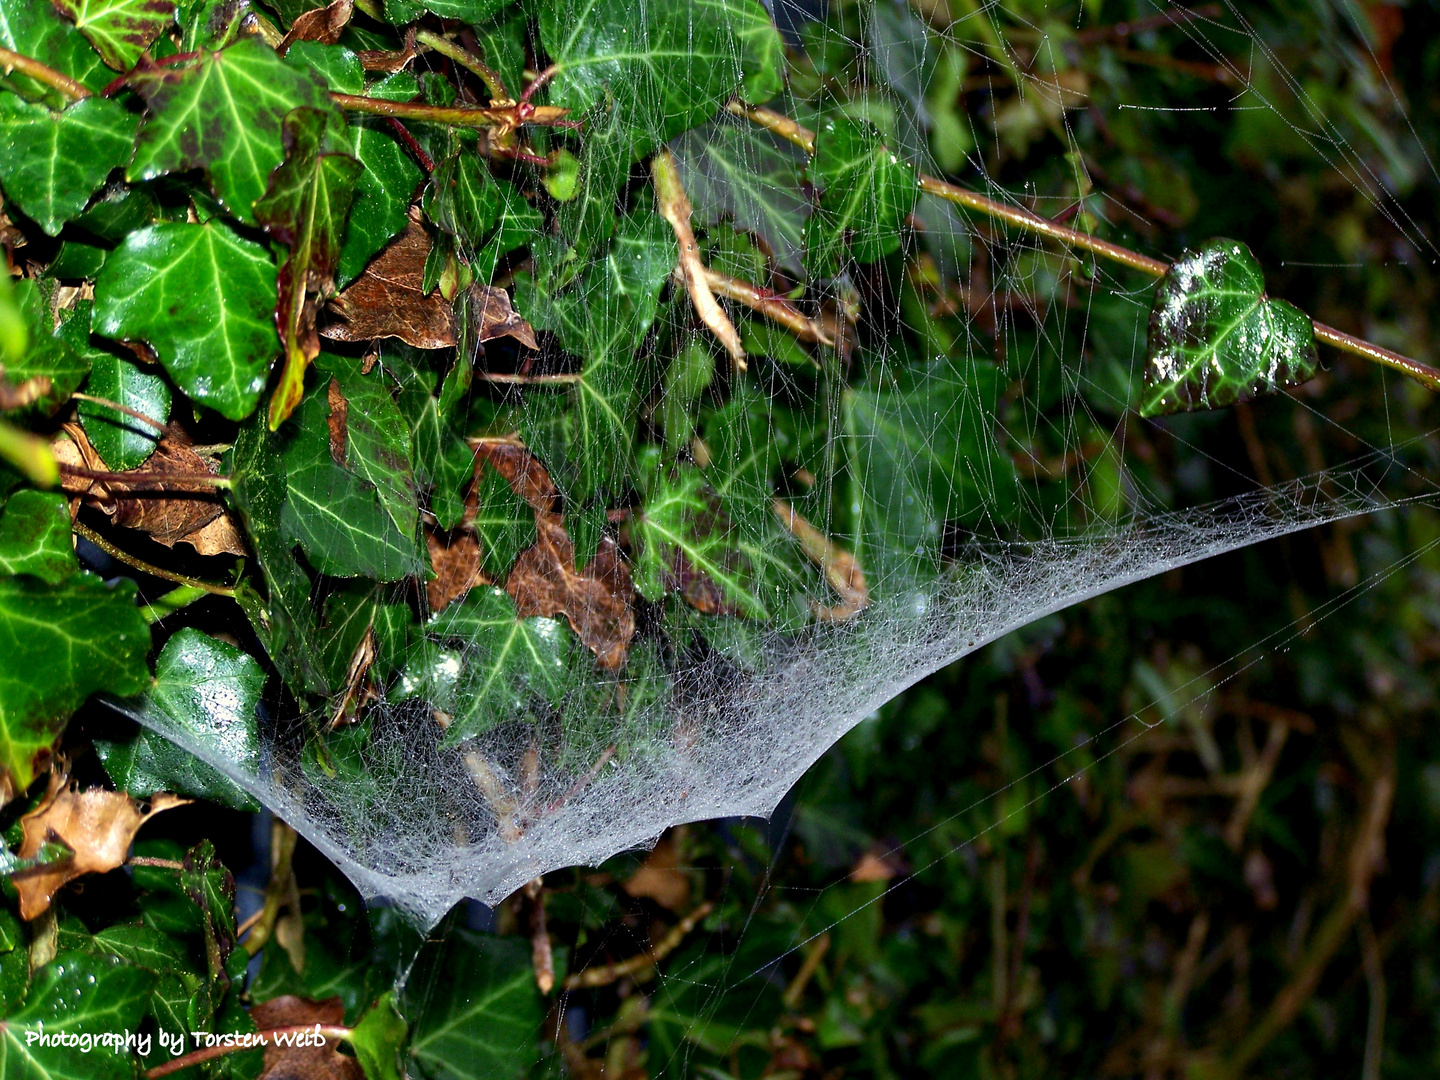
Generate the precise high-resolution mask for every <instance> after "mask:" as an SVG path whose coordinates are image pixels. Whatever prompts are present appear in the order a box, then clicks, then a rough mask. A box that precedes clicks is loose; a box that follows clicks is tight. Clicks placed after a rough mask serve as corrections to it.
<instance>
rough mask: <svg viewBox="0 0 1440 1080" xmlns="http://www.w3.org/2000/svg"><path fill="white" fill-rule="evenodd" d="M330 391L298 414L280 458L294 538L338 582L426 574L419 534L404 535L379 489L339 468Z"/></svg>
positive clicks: (287, 527) (285, 518)
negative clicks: (333, 448)
mask: <svg viewBox="0 0 1440 1080" xmlns="http://www.w3.org/2000/svg"><path fill="white" fill-rule="evenodd" d="M329 415H330V405H329V401H328V394H327V387H325V386H320V387H317V388H316V389H315V390H312V391H311V392H310V393H309V394H307V395H306V396H305V399H304V401H302V402H301V404H300V407H299V408H298V409H297V410H296V411H295V416H294V417H293V418H292V420H291V423H292V424H293V425H294V429H293V431H290V432H288V438H289V443H288V445H287V446H286V447H285V449H284V451H283V454H282V457H283V460H284V462H285V471H286V475H287V478H288V479H287V483H288V487H289V497H288V498H287V499H286V501H285V508H284V510H283V511H282V513H281V527H282V528H283V530H284V532H285V535H286V537H287V539H288V540H290V541H292V542H296V543H299V544H300V546H301V547H302V548H303V549H304V551H305V555H306V557H307V558H308V559H309V560H310V562H311V564H312V565H313V566H314V567H315V569H317V570H319V571H320V572H321V573H325V574H330V575H331V576H333V577H368V578H371V579H372V580H375V581H397V580H399V579H400V578H402V577H407V576H409V575H410V574H417V573H420V572H421V571H422V570H423V569H424V560H423V556H422V554H421V551H420V549H419V547H418V546H417V540H416V537H415V534H414V533H407V532H402V531H401V530H400V529H399V528H398V527H397V526H396V524H395V522H394V520H393V519H392V518H391V516H390V515H389V514H388V513H386V511H385V509H384V508H383V507H382V505H381V501H380V497H379V493H378V492H377V490H376V488H375V485H374V484H372V483H370V482H369V481H368V480H366V479H364V477H363V476H361V475H360V474H359V473H358V472H356V471H353V470H351V469H350V468H348V467H346V466H345V465H341V464H337V463H336V461H335V460H334V458H333V457H332V455H331V450H330V428H329V423H328V421H329Z"/></svg>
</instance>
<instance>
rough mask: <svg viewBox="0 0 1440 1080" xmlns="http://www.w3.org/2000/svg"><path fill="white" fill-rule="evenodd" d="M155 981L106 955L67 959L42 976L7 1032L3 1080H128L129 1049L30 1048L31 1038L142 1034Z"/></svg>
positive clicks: (0, 1040) (1, 1036) (1, 1029)
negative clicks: (28, 1041)
mask: <svg viewBox="0 0 1440 1080" xmlns="http://www.w3.org/2000/svg"><path fill="white" fill-rule="evenodd" d="M154 985H155V976H154V975H153V974H151V973H150V972H148V971H146V970H144V969H143V968H138V967H135V966H133V965H131V964H127V963H125V962H124V961H123V960H121V959H120V958H119V957H117V956H113V955H108V954H104V953H88V952H63V953H61V954H60V955H59V956H57V957H55V959H54V960H52V961H51V962H50V963H48V964H46V965H45V966H44V967H42V968H41V969H40V970H39V971H37V972H36V973H35V982H34V984H33V985H32V986H31V987H30V993H29V995H28V996H27V997H26V999H25V1004H24V1005H22V1006H21V1007H20V1008H19V1009H18V1010H17V1011H16V1012H14V1013H12V1014H11V1015H10V1016H9V1017H8V1018H7V1019H6V1020H5V1023H3V1024H0V1075H3V1076H5V1077H6V1078H7V1080H10V1078H12V1077H13V1078H14V1080H128V1078H130V1077H132V1076H134V1074H135V1065H134V1061H135V1058H134V1055H133V1053H132V1051H131V1050H130V1049H129V1048H121V1049H119V1050H114V1049H111V1048H108V1047H97V1048H93V1049H91V1050H90V1051H89V1052H88V1053H87V1052H84V1051H83V1050H82V1049H81V1047H79V1046H44V1045H40V1044H38V1043H35V1044H31V1045H26V1035H27V1034H32V1033H35V1034H38V1033H40V1032H42V1031H43V1032H44V1033H46V1034H49V1035H67V1034H68V1035H76V1036H79V1035H90V1036H92V1037H95V1036H99V1035H101V1034H104V1033H107V1032H111V1033H117V1034H118V1035H119V1036H120V1037H121V1038H123V1037H124V1034H125V1032H127V1031H130V1032H133V1031H138V1029H139V1027H140V1021H141V1019H142V1018H143V1017H144V1015H145V1010H146V1006H147V1004H148V1002H149V997H150V991H151V989H152V988H153V987H154Z"/></svg>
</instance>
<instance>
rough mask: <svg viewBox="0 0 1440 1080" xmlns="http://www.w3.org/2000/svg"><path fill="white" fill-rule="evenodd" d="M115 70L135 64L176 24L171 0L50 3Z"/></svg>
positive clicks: (98, 0) (124, 69) (128, 67)
mask: <svg viewBox="0 0 1440 1080" xmlns="http://www.w3.org/2000/svg"><path fill="white" fill-rule="evenodd" d="M52 2H53V3H54V4H55V6H56V7H57V8H58V9H59V10H60V11H61V12H63V13H64V14H66V15H68V16H69V17H70V18H71V19H72V20H73V21H74V23H75V28H76V29H77V30H79V31H80V33H82V34H84V35H85V38H86V40H88V41H89V42H90V44H91V45H93V46H95V51H96V52H98V53H99V54H100V55H101V56H102V57H103V58H104V60H105V63H107V64H109V65H110V66H111V67H112V68H114V69H115V70H116V71H129V70H130V69H131V68H132V67H134V66H135V61H137V60H139V59H140V55H141V54H142V53H143V52H144V51H145V50H146V49H148V48H149V47H150V44H151V43H152V42H153V41H154V40H155V39H156V38H157V37H159V36H160V35H161V34H162V33H163V32H164V31H165V30H166V29H167V28H168V27H169V26H170V25H171V24H172V23H173V22H174V21H175V5H174V3H173V2H172V0H52Z"/></svg>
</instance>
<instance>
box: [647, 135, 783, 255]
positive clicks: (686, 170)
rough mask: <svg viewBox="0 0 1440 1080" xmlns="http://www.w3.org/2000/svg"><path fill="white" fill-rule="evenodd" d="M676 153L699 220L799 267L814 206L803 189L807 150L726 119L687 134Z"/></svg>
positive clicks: (682, 178)
mask: <svg viewBox="0 0 1440 1080" xmlns="http://www.w3.org/2000/svg"><path fill="white" fill-rule="evenodd" d="M672 149H673V150H674V152H675V159H676V162H677V163H678V165H679V167H680V178H681V181H682V182H683V183H684V185H685V191H686V193H687V194H688V195H689V196H690V203H691V205H692V206H693V207H694V210H695V214H696V216H697V217H698V218H699V219H700V220H701V221H703V222H705V223H706V224H707V225H714V224H716V223H718V222H720V221H722V220H729V221H731V222H733V223H734V225H735V227H736V228H737V229H743V230H745V231H747V232H752V233H754V234H755V235H756V236H758V237H759V238H760V239H761V240H762V241H763V242H764V243H765V246H766V247H767V248H769V249H770V253H771V254H772V255H773V256H774V258H775V262H776V264H777V265H779V266H781V267H783V268H785V269H786V270H789V271H791V272H798V271H799V270H800V269H801V251H802V249H803V246H804V231H805V219H806V217H807V216H808V215H809V213H810V204H809V202H808V201H807V200H806V199H805V196H804V195H803V193H802V192H801V188H800V174H801V171H802V170H803V169H804V166H805V156H804V154H803V152H802V151H801V150H800V149H799V148H798V147H795V146H792V145H791V144H790V143H788V142H785V140H783V139H781V138H779V137H778V136H775V135H772V134H770V133H769V132H768V131H765V130H763V129H761V128H759V127H756V126H755V125H754V124H747V123H745V122H743V121H737V120H734V119H731V118H728V117H724V118H721V119H719V120H716V121H715V122H713V123H710V124H706V125H705V126H704V127H699V128H695V129H694V130H692V131H688V132H686V133H685V134H684V135H682V136H681V137H680V138H679V139H677V140H676V141H675V143H674V146H673V147H672Z"/></svg>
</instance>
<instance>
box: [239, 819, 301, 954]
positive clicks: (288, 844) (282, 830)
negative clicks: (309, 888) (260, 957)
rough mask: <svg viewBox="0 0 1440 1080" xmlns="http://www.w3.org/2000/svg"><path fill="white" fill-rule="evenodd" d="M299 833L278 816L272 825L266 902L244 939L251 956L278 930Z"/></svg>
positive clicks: (287, 895) (289, 884) (287, 897)
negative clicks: (277, 925)
mask: <svg viewBox="0 0 1440 1080" xmlns="http://www.w3.org/2000/svg"><path fill="white" fill-rule="evenodd" d="M299 839H300V835H299V834H298V833H297V832H296V831H295V830H294V829H292V828H291V827H290V826H289V825H286V824H285V823H284V822H283V821H281V820H280V819H279V818H275V819H274V820H273V821H272V823H271V827H270V880H269V881H268V882H266V883H265V906H264V907H263V908H261V909H260V918H259V919H258V920H256V922H255V923H254V925H253V927H252V928H251V930H250V936H249V937H247V938H246V939H245V951H246V952H247V953H249V954H250V955H251V956H254V955H256V954H257V953H259V951H260V950H261V949H263V948H264V947H265V943H266V942H267V941H269V940H270V937H271V935H273V934H274V932H275V923H276V922H277V921H278V920H279V918H280V910H281V908H283V907H284V906H285V903H286V901H287V900H288V899H289V898H290V894H291V891H292V889H291V886H292V884H293V881H294V870H293V869H292V867H293V860H294V858H295V846H296V844H297V843H298V841H299Z"/></svg>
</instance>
